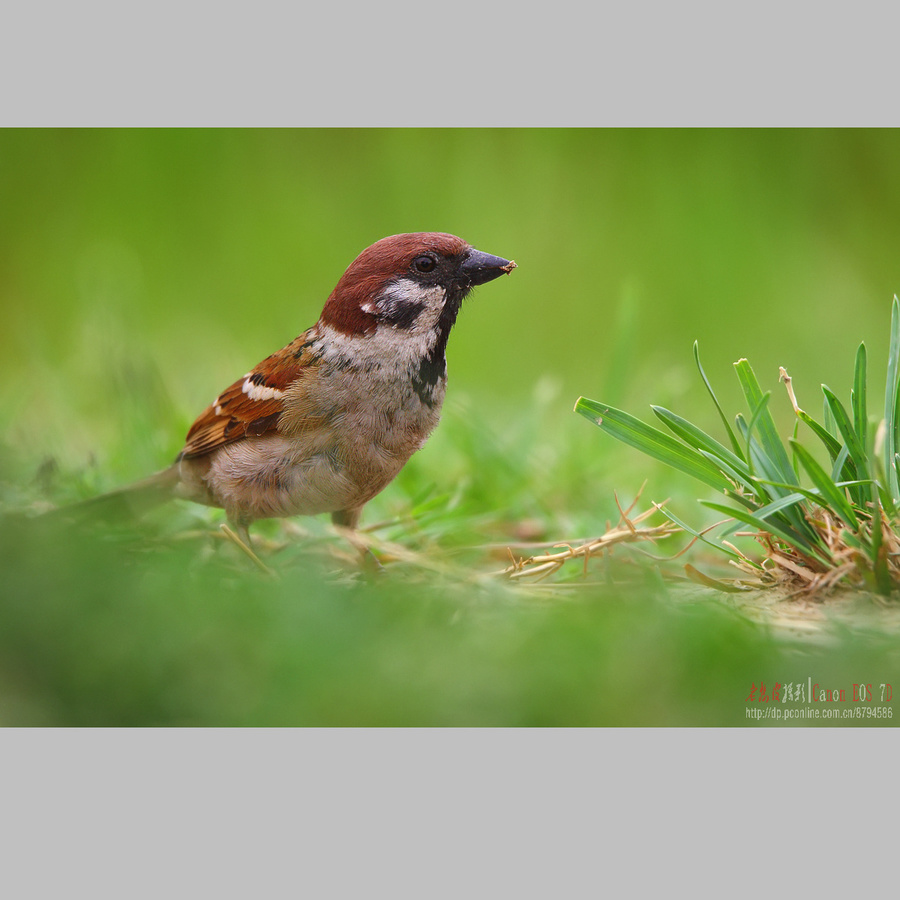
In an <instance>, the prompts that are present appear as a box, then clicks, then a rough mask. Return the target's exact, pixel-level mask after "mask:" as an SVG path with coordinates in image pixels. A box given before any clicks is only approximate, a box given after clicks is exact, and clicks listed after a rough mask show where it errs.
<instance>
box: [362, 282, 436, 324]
mask: <svg viewBox="0 0 900 900" xmlns="http://www.w3.org/2000/svg"><path fill="white" fill-rule="evenodd" d="M446 295H447V292H446V290H445V289H444V288H443V287H441V286H440V285H434V286H433V287H424V286H423V285H421V284H418V283H417V282H415V281H413V280H411V279H409V278H398V279H397V280H396V281H394V282H392V283H391V284H389V285H388V286H387V287H386V288H385V289H384V291H383V292H382V293H381V295H380V296H379V297H378V299H377V300H376V301H375V302H374V303H373V302H372V301H367V302H366V303H365V304H364V305H363V306H362V309H363V310H364V311H365V312H371V313H374V314H375V315H377V316H379V317H381V318H382V319H384V320H387V321H388V322H390V323H392V324H396V325H398V326H399V327H401V328H403V329H404V330H418V331H425V330H428V329H431V328H432V327H433V325H434V322H435V321H436V320H437V318H438V316H439V315H440V313H441V309H442V308H443V305H444V299H445V297H446Z"/></svg>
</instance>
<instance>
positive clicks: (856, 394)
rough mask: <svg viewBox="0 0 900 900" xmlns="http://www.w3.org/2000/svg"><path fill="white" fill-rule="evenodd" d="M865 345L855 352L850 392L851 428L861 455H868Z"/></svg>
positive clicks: (861, 345)
mask: <svg viewBox="0 0 900 900" xmlns="http://www.w3.org/2000/svg"><path fill="white" fill-rule="evenodd" d="M866 368H867V365H866V345H865V344H860V345H859V349H858V350H857V351H856V365H855V366H854V368H853V390H852V391H850V409H851V410H852V411H853V427H854V430H855V431H856V434H857V436H858V437H859V441H860V443H861V444H862V448H863V453H865V454H866V457H868V455H869V415H868V410H867V409H866V402H867V401H866Z"/></svg>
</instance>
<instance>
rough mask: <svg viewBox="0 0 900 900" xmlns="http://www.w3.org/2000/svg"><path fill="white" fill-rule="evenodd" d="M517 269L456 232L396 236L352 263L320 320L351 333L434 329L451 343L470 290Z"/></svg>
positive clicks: (425, 332) (421, 333)
mask: <svg viewBox="0 0 900 900" xmlns="http://www.w3.org/2000/svg"><path fill="white" fill-rule="evenodd" d="M515 267H516V264H515V263H514V262H512V261H510V260H507V259H503V258H501V257H499V256H491V255H490V254H489V253H482V252H481V251H480V250H476V249H475V248H474V247H472V246H470V245H469V244H468V243H467V242H466V241H464V240H462V238H458V237H456V236H454V235H452V234H443V233H440V232H417V233H414V234H395V235H392V236H390V237H386V238H382V239H381V240H380V241H378V242H376V243H374V244H372V246H371V247H367V248H366V249H365V250H363V252H362V253H360V254H359V256H357V257H356V259H355V260H354V261H353V262H352V263H351V264H350V265H349V267H348V268H347V271H346V272H344V274H343V275H342V276H341V279H340V281H338V283H337V285H336V287H335V289H334V290H333V291H332V292H331V296H330V297H329V298H328V301H327V302H326V304H325V308H324V309H323V311H322V318H321V321H322V323H323V324H325V325H327V326H329V327H330V328H333V329H334V330H336V331H339V332H341V333H343V334H345V335H347V336H362V335H370V334H373V333H375V332H377V331H380V330H383V329H390V330H392V331H393V332H401V333H406V334H408V335H409V336H410V337H412V336H413V335H419V336H422V337H425V336H427V335H428V334H429V333H432V334H434V335H435V337H436V339H438V340H440V339H441V338H442V339H443V343H446V339H447V334H448V333H449V331H450V329H451V328H452V327H453V324H454V322H455V321H456V316H457V313H458V312H459V308H460V305H461V304H462V301H463V299H464V298H465V296H466V295H467V294H468V293H469V291H470V290H471V289H472V288H473V287H475V286H476V285H479V284H484V283H486V282H488V281H492V280H493V279H495V278H498V277H499V276H501V275H505V274H508V273H509V272H511V271H512V270H513V269H514V268H515Z"/></svg>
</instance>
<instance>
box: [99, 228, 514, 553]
mask: <svg viewBox="0 0 900 900" xmlns="http://www.w3.org/2000/svg"><path fill="white" fill-rule="evenodd" d="M514 268H516V263H515V262H514V261H513V260H507V259H504V258H502V257H499V256H493V255H491V254H489V253H484V252H482V251H480V250H476V249H475V248H474V247H472V246H471V245H470V244H469V243H468V242H466V241H465V240H463V239H462V238H459V237H457V236H455V235H452V234H447V233H443V232H415V233H407V234H394V235H390V236H388V237H385V238H382V239H381V240H379V241H376V242H375V243H374V244H372V245H371V246H369V247H367V248H366V249H365V250H363V251H362V252H361V253H360V254H359V255H358V256H357V257H356V259H355V260H354V261H353V262H352V263H351V264H350V265H349V266H348V267H347V269H346V271H345V272H344V273H343V275H342V276H341V277H340V279H339V280H338V282H337V285H336V286H335V288H334V290H333V291H332V292H331V294H330V295H329V296H328V298H327V300H326V302H325V305H324V307H323V309H322V313H321V315H320V317H319V319H318V321H317V322H316V323H315V324H314V325H313V326H312V327H311V328H309V329H308V330H306V331H304V332H303V333H302V334H301V335H299V337H296V338H295V339H294V340H292V341H291V342H290V343H289V344H287V345H286V346H285V347H283V348H282V349H281V350H278V351H277V352H276V353H273V354H272V355H271V356H268V357H266V359H264V360H263V361H262V362H260V363H259V364H258V365H257V366H255V367H254V368H253V369H251V370H250V371H249V372H247V373H246V374H245V375H243V376H242V377H241V378H239V379H238V380H237V381H235V382H234V383H233V384H231V385H230V386H229V387H227V388H225V390H223V391H222V392H221V393H220V394H219V395H218V396H216V398H215V399H214V400H213V401H212V403H210V404H209V406H207V407H206V409H205V410H204V411H203V412H202V413H200V415H199V416H198V417H197V419H196V421H195V422H194V423H193V425H191V427H190V429H189V430H188V432H187V437H186V439H185V443H184V447H183V449H182V450H181V452H180V453H179V454H178V456H177V457H176V459H175V461H174V463H172V465H170V466H169V467H167V468H165V469H163V470H162V471H160V472H157V473H155V474H154V475H151V476H150V477H149V478H145V479H143V480H142V481H139V482H137V483H135V484H132V485H129V486H127V487H124V488H120V489H118V490H116V491H112V492H110V493H108V494H104V495H101V496H100V497H97V498H93V500H94V501H96V502H99V503H102V504H105V505H106V506H108V507H117V508H120V509H127V510H128V511H129V512H130V513H132V514H134V513H138V514H140V513H143V512H144V511H146V510H147V509H149V508H152V507H154V506H156V505H158V504H161V503H163V502H165V501H167V500H169V499H172V498H182V499H185V500H190V501H193V502H195V503H200V504H204V505H207V506H212V507H219V508H221V509H223V510H224V511H225V515H226V518H227V520H228V523H229V524H230V526H231V528H232V529H233V531H232V532H230V533H229V536H231V537H232V538H233V539H234V538H236V539H237V541H236V542H237V543H239V544H242V545H243V546H244V549H249V547H250V534H249V528H250V526H251V525H252V524H253V523H254V522H256V521H258V520H260V519H268V518H279V517H290V516H297V515H319V514H322V513H329V514H330V515H331V519H332V522H333V523H334V524H335V525H336V526H339V527H341V528H344V529H347V530H348V531H350V532H352V531H353V530H355V529H356V528H357V526H358V523H359V519H360V515H361V513H362V510H363V507H364V506H365V505H366V503H368V502H369V501H370V500H371V499H372V498H373V497H375V496H376V494H378V493H380V492H381V491H382V490H384V488H385V487H387V485H388V484H390V482H391V481H393V479H394V478H395V477H396V476H397V474H398V473H399V472H400V470H401V469H402V468H403V466H404V465H405V464H406V463H407V461H408V460H409V459H410V457H411V456H412V455H413V453H415V452H416V451H417V450H419V449H421V448H422V446H423V445H424V444H425V442H426V440H427V438H428V437H429V435H430V434H431V432H432V431H433V430H434V428H435V427H436V426H437V424H438V420H439V418H440V413H441V407H442V405H443V402H444V397H445V394H446V389H447V362H446V348H447V340H448V337H449V335H450V331H451V329H452V328H453V326H454V324H455V323H456V319H457V315H458V313H459V311H460V307H461V305H462V303H463V300H464V299H465V298H466V297H467V296H468V295H469V293H470V291H471V290H472V289H473V288H474V287H476V286H478V285H482V284H485V283H487V282H489V281H493V280H494V279H496V278H499V277H500V276H501V275H505V274H509V273H510V272H512V270H513V269H514ZM87 503H88V504H91V503H92V501H87ZM226 531H227V529H226Z"/></svg>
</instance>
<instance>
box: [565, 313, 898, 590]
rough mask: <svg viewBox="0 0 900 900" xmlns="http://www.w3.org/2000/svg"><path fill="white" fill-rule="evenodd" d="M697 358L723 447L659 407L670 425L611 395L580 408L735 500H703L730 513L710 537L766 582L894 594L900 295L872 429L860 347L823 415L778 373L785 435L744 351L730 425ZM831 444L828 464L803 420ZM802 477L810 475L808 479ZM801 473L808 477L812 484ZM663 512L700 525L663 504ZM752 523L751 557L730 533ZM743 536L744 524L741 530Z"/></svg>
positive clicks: (636, 445)
mask: <svg viewBox="0 0 900 900" xmlns="http://www.w3.org/2000/svg"><path fill="white" fill-rule="evenodd" d="M694 360H695V363H696V365H697V369H698V371H699V373H700V377H701V379H702V381H703V383H704V385H705V386H706V389H707V391H708V393H709V395H710V397H711V399H712V402H713V405H714V406H715V408H716V410H717V412H718V415H719V418H720V419H721V421H722V424H723V426H724V430H725V438H726V441H727V445H726V444H725V443H722V442H720V441H719V440H717V439H716V438H714V437H712V436H711V435H709V434H707V433H706V432H705V431H703V430H702V429H700V428H699V427H697V426H696V425H694V424H693V423H691V422H689V421H688V420H686V419H684V418H682V417H681V416H678V415H676V414H675V413H673V412H671V411H670V410H668V409H665V408H663V407H660V406H651V409H652V410H653V413H654V414H655V415H656V417H657V418H658V419H659V420H660V422H662V424H663V425H664V426H665V427H666V428H667V429H668V432H666V431H663V430H661V429H659V428H656V427H654V426H652V425H649V424H647V423H646V422H643V421H641V420H640V419H638V418H636V417H635V416H632V415H631V414H630V413H627V412H624V411H622V410H620V409H616V408H614V407H612V406H610V405H609V404H606V403H601V402H599V401H596V400H589V399H587V398H585V397H581V398H579V400H578V402H577V403H576V405H575V411H576V412H578V413H580V414H581V415H583V416H585V417H586V418H587V419H589V420H590V421H592V422H594V423H595V424H596V425H598V426H599V427H600V428H601V429H602V430H603V431H605V432H606V433H607V434H610V435H612V436H613V437H614V438H616V439H617V440H619V441H622V442H623V443H625V444H627V445H629V446H631V447H634V448H635V449H637V450H640V451H641V452H642V453H645V454H646V455H648V456H651V457H653V458H654V459H657V460H660V461H662V462H664V463H666V464H667V465H669V466H672V467H673V468H674V469H677V470H679V471H680V472H682V473H684V474H686V475H690V476H691V477H692V478H694V479H696V480H698V481H700V482H702V483H703V484H705V485H707V486H709V487H712V488H715V489H716V490H718V491H720V492H721V493H722V494H724V495H725V497H727V498H728V500H730V501H731V502H730V504H726V503H722V502H718V501H712V500H701V501H700V502H701V503H702V504H703V505H704V506H706V507H708V508H709V509H712V510H714V511H716V512H718V513H722V514H724V515H726V516H727V517H728V521H729V522H730V524H729V526H728V527H727V528H726V529H725V531H724V532H722V533H721V534H720V535H719V541H718V542H713V541H711V540H709V539H707V538H706V536H705V534H699V533H697V532H693V533H694V534H695V537H697V538H702V539H703V540H704V541H705V542H706V543H709V544H712V546H715V547H717V548H718V549H719V550H721V551H722V552H724V553H726V554H727V555H728V556H729V557H731V561H732V562H733V563H734V564H735V565H737V566H738V567H739V568H740V569H742V570H743V571H744V572H745V573H750V574H752V575H754V576H755V577H756V578H757V579H758V580H759V581H760V582H762V583H764V584H768V585H781V586H787V587H789V588H791V589H792V590H794V591H802V592H804V593H808V594H812V593H815V592H817V591H822V590H825V589H828V588H831V587H833V586H835V585H837V584H842V585H850V586H854V587H860V588H864V589H868V590H872V591H876V592H878V593H879V594H882V595H888V594H890V593H891V591H892V590H894V589H896V588H897V586H898V585H900V453H898V450H900V411H898V406H900V301H898V299H897V297H894V302H893V307H892V313H891V333H890V346H889V354H888V364H887V376H886V387H885V402H884V419H883V420H882V422H881V423H880V425H879V426H878V428H877V430H876V431H875V432H874V433H873V430H872V429H871V428H870V427H869V417H868V408H869V403H868V396H867V353H866V347H865V344H860V345H859V348H858V350H857V353H856V359H855V364H854V370H853V388H852V390H851V392H850V402H849V406H847V405H845V404H844V403H843V402H842V401H841V400H840V399H839V398H838V396H837V395H836V394H835V392H834V391H832V390H831V389H830V388H828V386H827V385H822V393H823V395H824V415H823V421H822V422H821V423H820V422H818V421H816V420H815V419H814V418H813V417H812V416H811V415H810V414H809V413H807V412H806V411H805V410H804V409H802V408H801V407H800V405H799V404H798V402H797V398H796V394H795V392H794V388H793V384H792V380H791V377H790V376H789V375H788V373H787V372H786V371H785V369H783V368H782V369H781V370H780V376H781V378H780V380H781V382H782V383H783V384H784V385H785V388H786V391H787V394H788V398H789V399H790V402H791V406H792V408H793V410H794V413H795V414H796V417H797V419H796V423H795V427H794V431H793V434H792V435H791V436H790V437H788V438H787V439H786V440H783V439H782V437H781V436H780V435H779V433H778V429H777V428H776V425H775V420H774V418H773V416H772V413H771V411H770V409H769V400H770V396H771V392H769V391H765V392H764V391H763V390H762V388H761V387H760V384H759V381H758V379H757V377H756V375H755V373H754V371H753V369H752V367H751V366H750V363H749V362H748V361H747V360H746V359H740V360H738V362H736V363H735V364H734V368H735V372H736V374H737V377H738V381H739V382H740V386H741V390H742V392H743V395H744V399H745V401H746V403H747V415H746V416H745V415H744V414H741V413H738V414H737V415H736V416H735V418H734V425H733V426H732V424H731V423H730V422H729V420H728V418H727V417H726V415H725V413H724V411H723V410H722V407H721V405H720V404H719V401H718V399H717V397H716V394H715V391H714V390H713V388H712V385H711V383H710V381H709V379H708V378H707V376H706V373H705V372H704V370H703V366H702V364H701V362H700V354H699V349H698V345H697V343H696V342H695V343H694ZM801 425H804V426H806V428H807V429H808V431H809V433H810V434H811V435H812V436H813V437H815V438H816V439H817V441H818V442H819V443H820V444H821V445H822V447H823V448H824V451H823V454H824V456H825V457H827V462H826V463H825V464H822V463H820V462H819V461H818V460H817V458H816V456H815V454H814V453H813V452H812V451H811V450H810V449H809V448H808V447H807V446H806V445H805V444H804V443H802V442H801V440H800V438H799V432H800V426H801ZM803 476H805V478H804V477H803ZM804 481H805V484H804ZM663 512H664V514H665V515H668V516H669V518H670V519H671V520H672V521H673V522H675V523H676V524H678V525H680V526H681V527H683V528H686V529H687V530H688V531H692V529H690V528H689V527H688V526H686V525H684V523H683V522H680V521H679V520H678V519H676V518H675V517H674V516H673V515H672V514H671V513H667V512H666V511H665V510H663ZM747 526H749V528H750V529H751V532H750V533H751V534H752V535H753V536H754V537H755V538H756V539H757V541H758V542H759V544H760V545H761V546H762V548H763V550H764V554H763V558H762V559H761V560H751V559H750V558H748V557H747V556H746V555H745V554H743V553H741V552H740V551H739V550H738V549H737V548H736V547H735V546H734V545H733V544H731V543H730V542H729V541H727V540H726V538H727V537H729V536H730V535H731V534H734V533H740V532H739V529H741V528H745V527H747ZM744 533H746V532H744Z"/></svg>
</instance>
